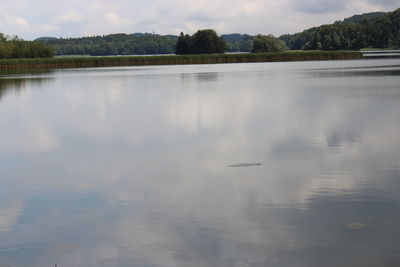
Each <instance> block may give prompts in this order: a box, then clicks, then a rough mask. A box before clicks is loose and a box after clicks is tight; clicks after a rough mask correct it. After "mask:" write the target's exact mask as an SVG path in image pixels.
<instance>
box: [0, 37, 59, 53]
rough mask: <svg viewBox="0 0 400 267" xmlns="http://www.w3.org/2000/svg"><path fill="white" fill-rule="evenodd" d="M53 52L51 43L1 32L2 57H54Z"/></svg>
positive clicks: (0, 50) (0, 51)
mask: <svg viewBox="0 0 400 267" xmlns="http://www.w3.org/2000/svg"><path fill="white" fill-rule="evenodd" d="M53 54H54V50H53V48H52V47H51V46H49V45H46V44H43V43H41V42H32V41H24V40H22V39H20V38H18V37H17V36H7V35H5V34H3V33H0V59H10V58H38V57H52V56H53Z"/></svg>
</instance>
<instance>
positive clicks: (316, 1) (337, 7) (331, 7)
mask: <svg viewBox="0 0 400 267" xmlns="http://www.w3.org/2000/svg"><path fill="white" fill-rule="evenodd" d="M290 3H291V4H292V8H293V9H294V10H296V11H300V12H303V13H311V14H312V13H334V12H340V11H343V10H344V9H345V8H346V4H347V3H348V1H345V0H327V1H321V0H307V1H299V0H291V1H290Z"/></svg>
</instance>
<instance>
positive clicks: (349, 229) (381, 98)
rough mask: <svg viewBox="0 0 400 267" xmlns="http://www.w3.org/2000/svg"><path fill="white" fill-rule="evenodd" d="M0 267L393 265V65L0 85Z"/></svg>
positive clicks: (398, 232) (376, 62)
mask: <svg viewBox="0 0 400 267" xmlns="http://www.w3.org/2000/svg"><path fill="white" fill-rule="evenodd" d="M0 129H1V133H0V183H1V187H0V266H1V267H5V266H13V267H14V266H35V267H36V266H38V267H39V266H41V267H43V266H55V264H57V267H64V266H85V267H92V266H93V267H94V266H96V267H100V266H118V267H119V266H141V267H153V266H154V267H156V266H157V267H158V266H167V267H172V266H187V267H193V266H196V267H197V266H226V267H228V266H229V267H230V266H234V267H235V266H249V267H250V266H251V267H256V266H272V267H288V266H289V267H292V266H296V267H309V266H312V267H314V266H315V267H317V266H318V267H319V266H325V267H326V266H328V267H330V266H332V267H333V266H335V267H336V266H362V267H369V266H371V267H372V266H374V267H376V266H386V267H388V266H399V264H400V193H399V192H400V60H399V59H363V60H347V61H313V62H284V63H250V64H219V65H181V66H156V67H154V66H151V67H150V66H149V67H118V68H97V69H94V68H93V69H91V68H88V69H61V70H48V71H36V72H31V73H23V72H20V73H3V74H0Z"/></svg>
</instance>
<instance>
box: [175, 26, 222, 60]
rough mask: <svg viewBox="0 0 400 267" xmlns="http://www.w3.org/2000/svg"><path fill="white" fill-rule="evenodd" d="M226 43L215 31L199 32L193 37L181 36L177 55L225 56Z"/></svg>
mask: <svg viewBox="0 0 400 267" xmlns="http://www.w3.org/2000/svg"><path fill="white" fill-rule="evenodd" d="M226 47H227V46H226V42H225V41H224V40H223V39H222V38H221V37H220V36H218V35H217V33H216V32H215V31H214V30H211V29H207V30H198V31H197V32H196V33H195V34H193V36H189V35H187V34H186V35H184V34H183V33H181V34H180V36H179V38H178V42H177V45H176V50H175V54H177V55H183V54H223V53H224V52H225V50H226Z"/></svg>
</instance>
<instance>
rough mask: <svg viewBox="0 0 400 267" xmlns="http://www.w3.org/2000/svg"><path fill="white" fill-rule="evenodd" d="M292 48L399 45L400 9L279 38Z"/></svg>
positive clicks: (329, 48)
mask: <svg viewBox="0 0 400 267" xmlns="http://www.w3.org/2000/svg"><path fill="white" fill-rule="evenodd" d="M279 38H280V39H281V40H283V41H284V42H285V43H286V45H287V46H288V47H289V49H292V50H300V49H303V50H358V49H361V48H399V47H400V9H397V10H395V11H393V12H388V13H383V12H373V13H367V14H363V15H355V16H352V17H350V18H347V19H344V20H343V21H336V22H335V23H334V24H329V25H322V26H319V27H314V28H310V29H307V30H305V31H303V32H300V33H296V34H286V35H282V36H280V37H279Z"/></svg>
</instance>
